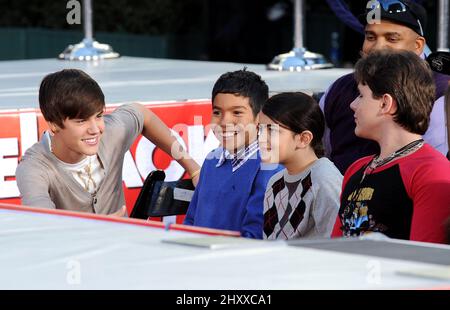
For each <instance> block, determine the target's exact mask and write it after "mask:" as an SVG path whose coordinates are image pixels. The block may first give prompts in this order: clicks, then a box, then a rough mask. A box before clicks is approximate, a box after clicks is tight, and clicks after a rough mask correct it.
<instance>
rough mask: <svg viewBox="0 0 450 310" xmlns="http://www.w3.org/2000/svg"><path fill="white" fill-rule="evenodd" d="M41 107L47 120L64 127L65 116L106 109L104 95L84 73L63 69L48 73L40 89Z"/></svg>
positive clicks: (91, 113)
mask: <svg viewBox="0 0 450 310" xmlns="http://www.w3.org/2000/svg"><path fill="white" fill-rule="evenodd" d="M39 107H40V109H41V112H42V115H43V116H44V119H45V120H46V121H47V122H52V123H55V124H56V125H58V126H59V127H61V128H64V125H63V122H64V120H65V119H67V118H69V119H74V118H80V119H85V118H88V117H90V116H92V115H94V114H95V113H98V112H101V111H103V109H104V108H105V96H104V94H103V92H102V90H101V88H100V86H99V85H98V84H97V82H96V81H95V80H94V79H92V78H91V77H90V76H89V75H88V74H86V73H85V72H83V71H81V70H78V69H64V70H61V71H58V72H54V73H51V74H48V75H47V76H46V77H44V79H43V80H42V82H41V86H40V88H39Z"/></svg>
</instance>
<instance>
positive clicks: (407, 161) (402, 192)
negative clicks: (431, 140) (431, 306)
mask: <svg viewBox="0 0 450 310" xmlns="http://www.w3.org/2000/svg"><path fill="white" fill-rule="evenodd" d="M372 158H373V156H370V157H365V158H362V159H360V160H358V161H356V162H355V163H354V164H353V165H352V166H350V167H349V169H348V170H347V172H346V173H345V176H344V181H343V187H342V194H341V205H340V209H339V215H338V220H337V221H336V224H335V227H334V229H333V234H332V235H333V236H342V235H344V236H360V235H362V234H364V233H366V232H381V233H383V234H385V235H387V236H388V237H391V238H396V239H406V240H416V241H426V242H436V243H443V242H445V233H444V222H445V221H446V219H447V218H449V217H450V163H449V161H448V160H447V159H446V158H445V157H444V156H442V154H440V153H439V152H438V151H436V150H435V149H433V148H432V147H431V146H429V145H428V144H425V145H424V146H423V147H421V148H420V149H419V150H417V151H416V152H414V153H412V154H410V155H408V156H405V157H403V158H399V159H397V160H394V161H393V162H391V163H389V164H386V165H384V166H381V167H378V168H375V169H374V170H373V171H369V172H370V173H368V174H366V175H365V177H364V179H363V174H364V171H365V170H366V168H367V166H368V164H369V163H370V162H371V160H372Z"/></svg>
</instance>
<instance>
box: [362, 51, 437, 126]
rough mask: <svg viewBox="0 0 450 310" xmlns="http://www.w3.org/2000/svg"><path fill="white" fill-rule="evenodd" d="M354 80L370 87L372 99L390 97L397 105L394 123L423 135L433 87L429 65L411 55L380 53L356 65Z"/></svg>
mask: <svg viewBox="0 0 450 310" xmlns="http://www.w3.org/2000/svg"><path fill="white" fill-rule="evenodd" d="M355 78H356V81H357V82H358V83H361V84H363V85H367V86H369V88H370V89H371V91H372V93H373V97H374V98H375V99H379V98H381V97H382V96H383V95H384V94H389V95H391V96H392V97H393V98H394V100H395V102H396V103H397V111H396V112H395V113H394V114H393V117H394V121H395V122H396V123H397V124H399V125H400V126H402V127H403V128H405V129H406V130H408V131H409V132H412V133H416V134H420V135H423V134H424V133H425V132H426V131H427V129H428V125H429V123H430V114H431V110H432V108H433V103H434V97H435V85H434V81H433V75H432V72H431V69H430V67H429V65H428V64H427V63H426V62H425V61H423V60H422V59H421V58H420V57H419V56H417V55H416V54H415V53H413V52H410V51H403V50H401V51H397V50H380V51H373V52H371V53H369V54H368V55H367V56H366V57H364V58H362V59H360V60H359V61H358V62H357V63H356V67H355Z"/></svg>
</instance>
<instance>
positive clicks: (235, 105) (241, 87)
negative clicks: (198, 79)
mask: <svg viewBox="0 0 450 310" xmlns="http://www.w3.org/2000/svg"><path fill="white" fill-rule="evenodd" d="M268 97H269V89H268V87H267V85H266V83H265V82H264V81H263V80H262V79H261V77H260V76H259V75H257V74H255V73H253V72H250V71H246V70H245V69H244V70H239V71H234V72H228V73H225V74H223V75H222V76H221V77H220V78H219V79H218V80H217V82H216V83H215V85H214V87H213V91H212V105H213V106H212V109H213V111H212V117H211V128H212V130H213V131H214V134H215V136H216V137H217V139H218V140H219V142H220V147H219V148H217V149H215V150H213V151H212V152H211V153H209V154H208V156H207V157H206V160H205V162H204V163H203V166H202V169H201V173H200V179H199V182H198V184H197V187H196V189H195V193H194V196H193V198H192V200H191V203H190V205H189V209H188V211H187V214H186V218H185V220H184V224H186V225H194V226H202V227H209V228H217V229H226V230H235V231H240V232H241V235H242V236H243V237H247V238H257V239H262V231H263V222H264V217H263V209H264V204H263V199H264V193H265V190H266V185H267V182H268V181H269V179H270V177H271V176H272V175H273V174H275V173H276V172H277V171H279V170H280V168H279V167H278V166H273V165H271V166H269V165H265V164H262V163H261V157H260V154H259V147H258V141H257V137H258V134H257V132H258V130H257V125H258V113H259V111H260V110H261V107H262V105H263V104H264V103H265V101H266V100H267V99H268Z"/></svg>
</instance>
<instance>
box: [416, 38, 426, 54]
mask: <svg viewBox="0 0 450 310" xmlns="http://www.w3.org/2000/svg"><path fill="white" fill-rule="evenodd" d="M425 44H426V40H425V38H424V37H421V36H418V37H417V38H416V41H415V42H414V48H415V53H416V54H417V55H419V56H420V55H422V53H423V49H424V48H425Z"/></svg>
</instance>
